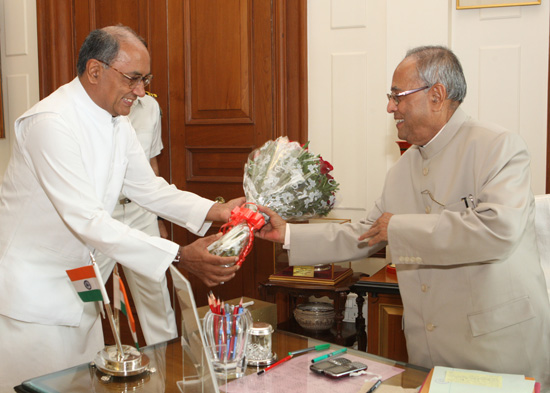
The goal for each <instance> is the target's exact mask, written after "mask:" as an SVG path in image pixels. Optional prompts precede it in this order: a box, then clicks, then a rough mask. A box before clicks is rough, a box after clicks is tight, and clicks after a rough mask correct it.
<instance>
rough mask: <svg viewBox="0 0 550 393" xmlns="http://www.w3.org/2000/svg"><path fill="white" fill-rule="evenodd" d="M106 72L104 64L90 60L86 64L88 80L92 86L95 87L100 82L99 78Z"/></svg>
mask: <svg viewBox="0 0 550 393" xmlns="http://www.w3.org/2000/svg"><path fill="white" fill-rule="evenodd" d="M104 70H105V69H104V68H103V64H101V63H100V62H99V61H98V60H96V59H90V60H88V63H87V64H86V78H87V79H88V81H89V82H90V83H91V84H93V85H95V84H97V83H98V82H99V78H100V76H101V74H102V72H103V71H104Z"/></svg>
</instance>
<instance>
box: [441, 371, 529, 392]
mask: <svg viewBox="0 0 550 393" xmlns="http://www.w3.org/2000/svg"><path fill="white" fill-rule="evenodd" d="M534 386H535V381H531V380H526V379H525V376H523V375H515V374H495V373H488V372H484V371H476V370H463V369H457V368H448V367H435V368H434V373H433V376H432V381H431V384H430V393H471V392H472V391H474V389H475V392H476V393H532V392H533V388H534Z"/></svg>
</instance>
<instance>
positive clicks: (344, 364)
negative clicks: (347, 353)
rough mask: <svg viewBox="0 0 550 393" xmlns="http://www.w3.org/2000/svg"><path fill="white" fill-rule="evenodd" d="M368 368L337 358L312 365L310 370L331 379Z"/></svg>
mask: <svg viewBox="0 0 550 393" xmlns="http://www.w3.org/2000/svg"><path fill="white" fill-rule="evenodd" d="M367 368H368V366H367V365H366V364H363V363H360V362H352V361H351V360H349V359H347V358H335V359H329V360H324V361H322V362H319V363H315V364H312V365H311V366H309V369H310V370H311V371H313V372H316V373H317V374H323V375H326V376H327V377H331V378H340V377H343V376H345V375H350V374H351V373H354V372H356V371H361V370H366V369H367Z"/></svg>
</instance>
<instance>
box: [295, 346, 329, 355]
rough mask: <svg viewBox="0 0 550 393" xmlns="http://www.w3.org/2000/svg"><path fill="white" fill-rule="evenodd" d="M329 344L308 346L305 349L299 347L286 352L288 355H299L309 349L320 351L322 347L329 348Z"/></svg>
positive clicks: (309, 350)
mask: <svg viewBox="0 0 550 393" xmlns="http://www.w3.org/2000/svg"><path fill="white" fill-rule="evenodd" d="M329 348H330V344H319V345H316V346H314V347H309V348H305V349H299V350H298V351H294V352H289V353H288V354H289V355H290V356H294V355H299V354H301V353H306V352H311V351H322V350H323V349H329Z"/></svg>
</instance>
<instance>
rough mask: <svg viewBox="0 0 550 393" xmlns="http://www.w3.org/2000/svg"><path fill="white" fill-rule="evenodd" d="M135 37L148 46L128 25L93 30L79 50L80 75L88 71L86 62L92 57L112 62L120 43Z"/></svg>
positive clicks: (106, 62) (78, 64)
mask: <svg viewBox="0 0 550 393" xmlns="http://www.w3.org/2000/svg"><path fill="white" fill-rule="evenodd" d="M133 39H137V40H139V41H140V42H141V43H142V44H143V45H144V46H145V47H147V44H146V43H145V40H144V39H143V38H141V37H140V36H139V35H138V34H137V33H136V32H135V31H134V30H132V29H131V28H130V27H128V26H123V25H117V26H107V27H104V28H102V29H97V30H94V31H92V32H91V33H90V34H88V36H87V37H86V39H85V40H84V43H83V44H82V46H81V47H80V51H79V52H78V61H77V63H76V71H77V73H78V76H82V75H83V74H84V72H85V71H86V64H88V61H89V60H90V59H96V60H100V61H102V62H103V63H105V64H111V62H112V61H113V60H114V59H115V58H116V57H117V55H118V51H119V50H120V44H121V43H123V42H128V41H130V40H133Z"/></svg>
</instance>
